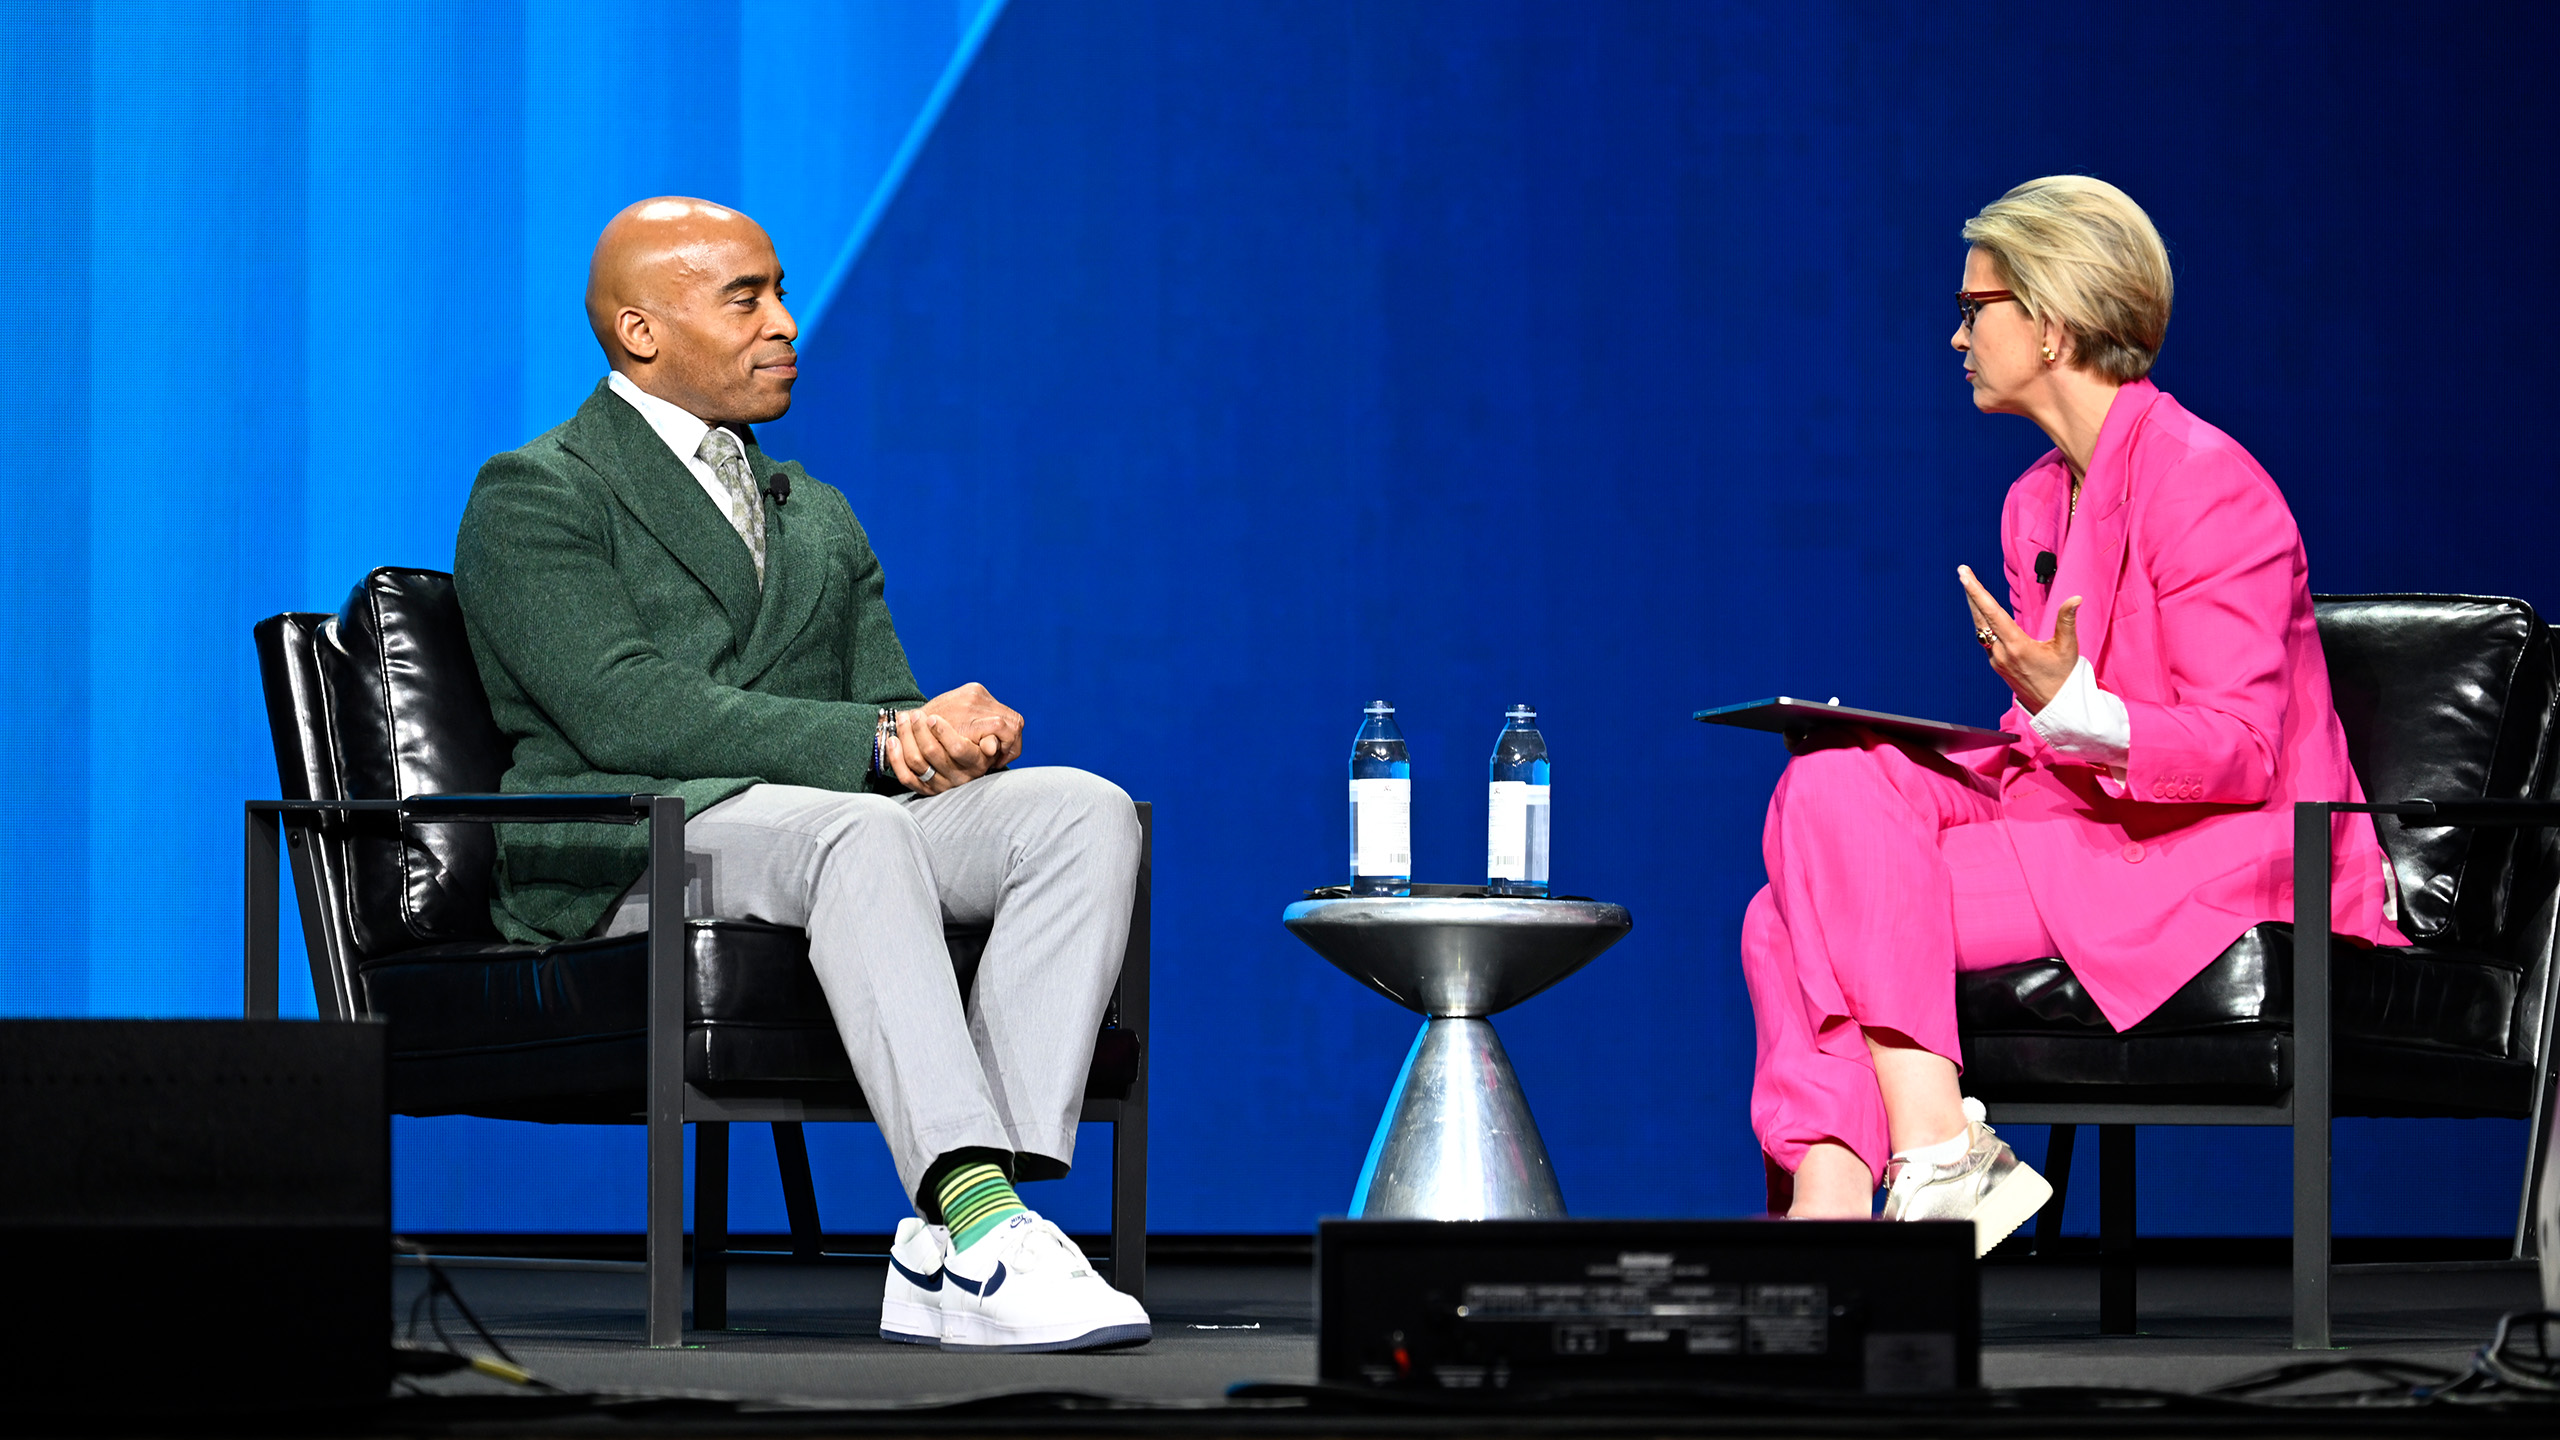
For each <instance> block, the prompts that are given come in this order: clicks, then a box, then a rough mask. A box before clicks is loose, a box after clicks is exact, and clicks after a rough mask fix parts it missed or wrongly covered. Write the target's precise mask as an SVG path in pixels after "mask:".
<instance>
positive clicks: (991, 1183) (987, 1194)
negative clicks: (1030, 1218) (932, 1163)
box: [934, 1163, 1031, 1250]
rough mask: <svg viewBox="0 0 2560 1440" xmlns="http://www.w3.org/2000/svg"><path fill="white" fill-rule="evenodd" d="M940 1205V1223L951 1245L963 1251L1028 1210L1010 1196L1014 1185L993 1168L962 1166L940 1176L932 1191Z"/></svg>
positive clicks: (991, 1166)
mask: <svg viewBox="0 0 2560 1440" xmlns="http://www.w3.org/2000/svg"><path fill="white" fill-rule="evenodd" d="M934 1195H935V1198H936V1199H938V1200H940V1201H941V1203H942V1223H943V1224H945V1225H948V1226H950V1227H951V1245H952V1248H953V1249H955V1250H966V1249H968V1248H969V1247H970V1246H972V1245H975V1244H977V1243H978V1242H979V1241H980V1240H981V1239H984V1238H985V1237H986V1235H987V1232H989V1231H991V1230H993V1229H995V1228H996V1227H997V1226H998V1225H1001V1224H1003V1223H1004V1222H1006V1221H1007V1220H1010V1219H1012V1218H1013V1217H1014V1216H1016V1215H1019V1214H1021V1213H1022V1212H1023V1211H1025V1210H1028V1209H1030V1208H1031V1207H1030V1206H1028V1205H1025V1204H1023V1203H1022V1197H1021V1196H1019V1195H1016V1194H1014V1193H1013V1182H1011V1181H1009V1180H1007V1179H1005V1178H1004V1172H1003V1171H1002V1170H999V1169H997V1168H996V1167H994V1166H993V1165H988V1164H985V1163H980V1164H976V1165H961V1166H957V1167H955V1168H954V1169H953V1170H952V1172H951V1173H950V1174H948V1175H945V1176H943V1177H942V1184H941V1185H940V1186H939V1187H938V1188H937V1189H936V1190H935V1191H934Z"/></svg>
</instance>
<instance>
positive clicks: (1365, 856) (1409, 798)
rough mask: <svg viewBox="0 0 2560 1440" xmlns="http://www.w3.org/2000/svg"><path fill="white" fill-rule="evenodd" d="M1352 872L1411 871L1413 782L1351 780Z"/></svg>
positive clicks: (1395, 872)
mask: <svg viewBox="0 0 2560 1440" xmlns="http://www.w3.org/2000/svg"><path fill="white" fill-rule="evenodd" d="M1351 873H1352V874H1354V875H1411V874H1412V873H1413V782H1412V781H1411V780H1354V781H1352V782H1351Z"/></svg>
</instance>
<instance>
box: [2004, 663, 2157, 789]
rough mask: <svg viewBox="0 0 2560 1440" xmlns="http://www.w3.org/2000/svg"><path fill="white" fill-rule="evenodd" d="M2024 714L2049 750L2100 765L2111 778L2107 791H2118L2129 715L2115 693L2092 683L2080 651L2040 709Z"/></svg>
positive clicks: (2128, 747) (2093, 675) (2092, 672)
mask: <svg viewBox="0 0 2560 1440" xmlns="http://www.w3.org/2000/svg"><path fill="white" fill-rule="evenodd" d="M2027 718H2028V723H2030V724H2032V725H2034V726H2035V727H2036V733H2037V734H2038V735H2041V736H2043V737H2044V743H2046V744H2047V745H2050V746H2052V747H2053V749H2054V753H2055V754H2057V755H2068V756H2070V757H2071V758H2072V759H2074V760H2086V761H2088V762H2089V763H2090V764H2092V765H2099V766H2103V767H2105V769H2106V772H2107V778H2108V780H2109V781H2110V782H2112V783H2110V784H2109V785H2108V787H2107V788H2108V790H2109V791H2110V792H2112V793H2114V794H2118V795H2121V794H2123V793H2124V791H2123V789H2122V788H2121V787H2122V786H2123V784H2124V765H2125V758H2126V757H2127V756H2128V755H2130V754H2132V752H2133V716H2132V714H2131V713H2130V712H2129V711H2127V710H2126V709H2125V707H2124V701H2123V700H2122V699H2121V698H2119V697H2117V696H2115V695H2111V694H2109V693H2108V692H2106V691H2104V690H2101V689H2099V688H2098V672H2097V669H2096V668H2095V667H2094V666H2092V665H2090V663H2089V657H2088V656H2086V655H2083V656H2081V657H2080V660H2079V663H2078V664H2075V665H2073V666H2072V667H2071V678H2070V679H2068V680H2065V681H2063V682H2062V688H2061V689H2060V690H2057V691H2055V692H2054V696H2053V698H2052V699H2051V700H2048V701H2046V702H2045V705H2044V708H2043V709H2042V710H2039V711H2037V712H2036V713H2035V714H2033V715H2031V716H2029V717H2027Z"/></svg>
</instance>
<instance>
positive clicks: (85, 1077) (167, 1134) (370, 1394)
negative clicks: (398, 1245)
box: [0, 1020, 391, 1417]
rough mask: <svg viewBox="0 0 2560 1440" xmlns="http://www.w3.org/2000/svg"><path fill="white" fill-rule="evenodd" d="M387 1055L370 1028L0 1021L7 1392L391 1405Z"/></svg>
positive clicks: (46, 1398) (120, 1401) (76, 1397)
mask: <svg viewBox="0 0 2560 1440" xmlns="http://www.w3.org/2000/svg"><path fill="white" fill-rule="evenodd" d="M385 1064H386V1050H385V1047H384V1043H383V1029H382V1027H381V1026H380V1025H378V1024H373V1023H357V1024H338V1023H321V1022H314V1021H277V1020H8V1021H0V1255H5V1256H6V1257H7V1259H6V1260H5V1262H0V1264H5V1269H6V1273H7V1276H8V1283H7V1287H6V1299H5V1301H0V1394H5V1397H6V1398H5V1399H4V1400H0V1405H5V1406H6V1407H7V1408H8V1409H9V1411H10V1412H11V1413H14V1414H18V1415H25V1414H29V1413H52V1414H62V1413H66V1412H68V1413H80V1414H90V1415H115V1414H153V1413H157V1414H166V1415H174V1416H179V1417H188V1416H202V1415H206V1414H218V1413H225V1412H228V1413H232V1414H239V1413H243V1412H266V1413H273V1412H279V1411H287V1410H309V1409H349V1408H355V1407H362V1406H368V1405H376V1404H379V1403H381V1401H382V1399H383V1398H384V1395H385V1393H386V1391H387V1390H388V1388H389V1385H390V1374H389V1369H388V1366H389V1360H390V1343H391V1194H390V1190H391V1165H390V1120H389V1118H388V1112H387V1110H386V1109H385V1106H384V1084H385V1079H386V1072H385Z"/></svg>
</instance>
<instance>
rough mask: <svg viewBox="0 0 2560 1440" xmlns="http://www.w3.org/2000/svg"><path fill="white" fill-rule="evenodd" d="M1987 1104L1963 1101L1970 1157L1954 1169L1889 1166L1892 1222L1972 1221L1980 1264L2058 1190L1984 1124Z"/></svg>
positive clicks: (1887, 1205)
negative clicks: (1983, 1106)
mask: <svg viewBox="0 0 2560 1440" xmlns="http://www.w3.org/2000/svg"><path fill="white" fill-rule="evenodd" d="M1982 1116H1983V1110H1982V1102H1981V1101H1979V1100H1976V1099H1974V1098H1973V1097H1972V1096H1970V1095H1967V1096H1966V1097H1964V1118H1965V1142H1966V1143H1965V1153H1964V1158H1962V1159H1960V1160H1957V1161H1956V1162H1955V1163H1953V1164H1951V1165H1923V1164H1920V1163H1918V1162H1916V1161H1910V1160H1903V1159H1899V1158H1897V1159H1895V1160H1894V1162H1893V1163H1892V1164H1890V1165H1888V1166H1886V1167H1885V1197H1884V1218H1886V1219H1887V1220H1971V1221H1972V1222H1973V1254H1974V1258H1975V1259H1977V1260H1979V1259H1981V1258H1982V1257H1983V1256H1985V1255H1988V1254H1990V1253H1991V1247H1992V1246H1994V1245H1997V1244H1999V1243H2000V1242H2001V1241H2002V1240H2005V1239H2007V1238H2008V1237H2009V1232H2010V1231H2012V1230H2015V1229H2017V1228H2018V1227H2019V1226H2021V1225H2024V1224H2025V1223H2027V1219H2028V1217H2029V1216H2031V1215H2033V1214H2035V1213H2036V1212H2037V1211H2038V1210H2041V1209H2043V1208H2044V1204H2045V1202H2046V1201H2048V1200H2050V1199H2052V1198H2053V1186H2052V1185H2051V1184H2050V1183H2048V1182H2047V1181H2046V1180H2045V1178H2044V1177H2043V1176H2041V1175H2039V1174H2037V1173H2036V1172H2035V1168H2034V1167H2033V1166H2030V1165H2029V1164H2027V1163H2026V1162H2025V1161H2023V1160H2021V1159H2019V1158H2018V1157H2017V1154H2016V1153H2015V1152H2013V1151H2012V1150H2010V1148H2009V1142H2007V1141H2005V1140H2003V1139H2001V1138H2000V1137H1999V1135H1998V1134H1996V1133H1994V1132H1993V1130H1992V1128H1991V1127H1990V1126H1989V1125H1986V1124H1984V1123H1983V1120H1982Z"/></svg>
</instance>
